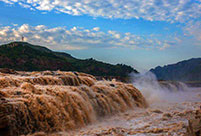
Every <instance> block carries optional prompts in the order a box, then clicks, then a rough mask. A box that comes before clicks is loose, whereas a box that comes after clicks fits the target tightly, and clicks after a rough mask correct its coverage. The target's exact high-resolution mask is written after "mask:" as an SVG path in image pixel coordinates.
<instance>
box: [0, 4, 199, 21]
mask: <svg viewBox="0 0 201 136" xmlns="http://www.w3.org/2000/svg"><path fill="white" fill-rule="evenodd" d="M0 1H3V2H5V3H10V4H12V3H15V2H16V3H19V4H20V5H22V6H23V7H26V8H35V9H38V10H43V11H51V10H53V9H54V10H56V11H59V12H63V13H67V14H70V15H90V16H93V17H100V16H101V17H106V18H123V19H129V18H136V19H139V18H143V19H145V20H150V21H154V20H158V21H168V22H186V21H188V20H191V19H196V18H199V17H201V14H200V13H201V1H200V0H146V1H145V0H51V1H50V0H0Z"/></svg>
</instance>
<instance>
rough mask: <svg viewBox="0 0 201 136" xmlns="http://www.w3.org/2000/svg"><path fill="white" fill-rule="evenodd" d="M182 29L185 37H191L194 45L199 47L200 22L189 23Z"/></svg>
mask: <svg viewBox="0 0 201 136" xmlns="http://www.w3.org/2000/svg"><path fill="white" fill-rule="evenodd" d="M183 29H184V32H186V33H185V35H186V36H192V37H193V40H194V43H197V44H199V45H201V21H196V22H194V21H191V22H189V23H188V24H187V25H186V26H185V27H184V28H183Z"/></svg>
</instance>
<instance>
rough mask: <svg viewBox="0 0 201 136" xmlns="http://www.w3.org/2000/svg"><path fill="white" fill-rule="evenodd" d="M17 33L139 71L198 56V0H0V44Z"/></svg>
mask: <svg viewBox="0 0 201 136" xmlns="http://www.w3.org/2000/svg"><path fill="white" fill-rule="evenodd" d="M21 36H24V37H25V40H26V41H27V42H30V43H33V44H39V45H43V46H46V47H48V48H50V49H53V50H57V51H66V52H68V53H70V54H72V55H73V56H75V57H77V58H91V57H92V58H95V59H98V60H101V61H104V62H109V63H113V64H116V63H124V64H128V65H131V66H133V67H134V68H136V69H137V70H139V71H144V70H149V69H150V68H153V67H156V66H158V65H165V64H170V63H175V62H178V61H180V60H184V59H189V58H192V57H201V0H175V1H172V0H147V1H142V0H100V1H97V0H74V1H68V0H0V44H4V43H8V42H11V41H16V40H20V39H21Z"/></svg>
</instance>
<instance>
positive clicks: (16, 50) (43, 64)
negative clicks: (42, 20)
mask: <svg viewBox="0 0 201 136" xmlns="http://www.w3.org/2000/svg"><path fill="white" fill-rule="evenodd" d="M0 62H1V63H0V68H11V69H15V70H18V71H44V70H62V71H78V72H85V73H89V74H92V75H95V76H122V77H126V76H127V75H128V74H129V73H130V72H137V71H136V70H135V69H133V68H132V67H130V66H127V65H122V64H117V65H112V64H107V63H103V62H100V61H96V60H94V59H92V58H91V59H85V60H81V59H76V58H74V57H72V56H71V55H70V54H67V53H61V52H54V51H51V50H49V49H48V48H46V47H42V46H38V45H32V44H29V43H26V42H12V43H9V44H5V45H1V46H0Z"/></svg>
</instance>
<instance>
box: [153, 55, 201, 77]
mask: <svg viewBox="0 0 201 136" xmlns="http://www.w3.org/2000/svg"><path fill="white" fill-rule="evenodd" d="M150 71H151V72H153V73H154V74H155V75H156V77H157V79H158V80H176V81H201V58H191V59H188V60H183V61H180V62H177V63H174V64H168V65H164V66H163V67H161V66H157V67H155V68H153V69H150Z"/></svg>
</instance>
